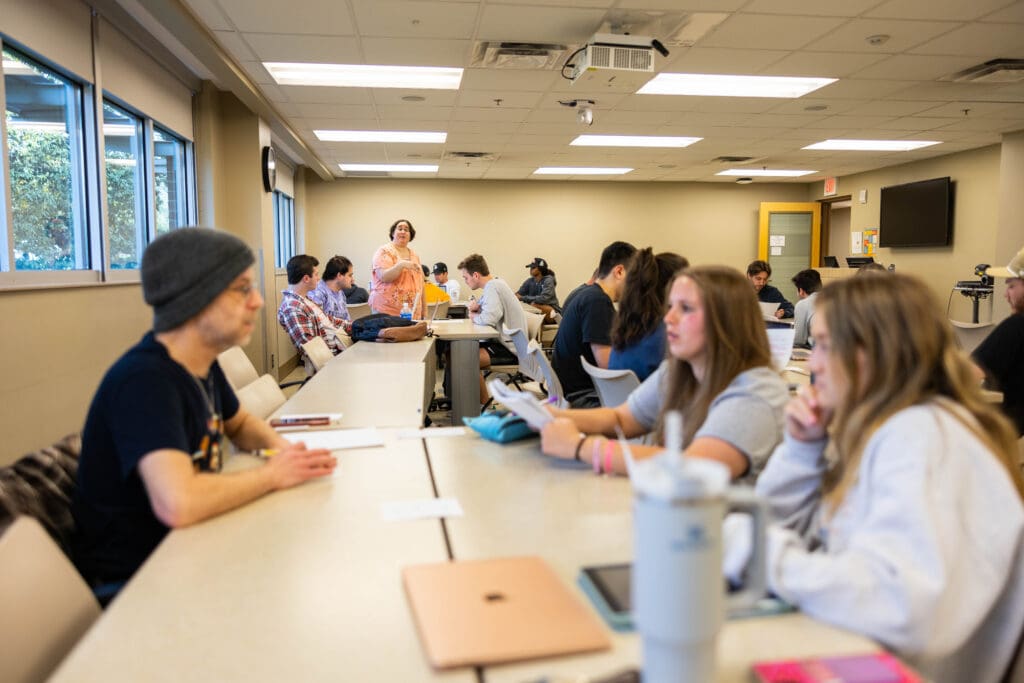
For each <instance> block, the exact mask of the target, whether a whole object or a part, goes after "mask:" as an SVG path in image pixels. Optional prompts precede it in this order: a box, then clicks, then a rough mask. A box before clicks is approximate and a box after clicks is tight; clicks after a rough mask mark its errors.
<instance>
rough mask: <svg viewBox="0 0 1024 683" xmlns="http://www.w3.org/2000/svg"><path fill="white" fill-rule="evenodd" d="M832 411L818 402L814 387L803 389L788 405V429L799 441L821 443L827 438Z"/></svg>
mask: <svg viewBox="0 0 1024 683" xmlns="http://www.w3.org/2000/svg"><path fill="white" fill-rule="evenodd" d="M831 421H832V410H831V409H830V408H826V407H824V406H823V405H821V403H820V402H819V401H818V392H817V391H815V389H814V387H813V386H809V387H803V388H801V389H800V391H799V392H798V393H797V395H796V396H795V397H793V398H792V399H791V400H790V401H789V403H787V404H786V429H787V430H788V431H789V435H790V436H792V437H793V438H794V439H796V440H797V441H820V440H821V439H824V438H825V435H826V433H827V430H828V424H829V422H831Z"/></svg>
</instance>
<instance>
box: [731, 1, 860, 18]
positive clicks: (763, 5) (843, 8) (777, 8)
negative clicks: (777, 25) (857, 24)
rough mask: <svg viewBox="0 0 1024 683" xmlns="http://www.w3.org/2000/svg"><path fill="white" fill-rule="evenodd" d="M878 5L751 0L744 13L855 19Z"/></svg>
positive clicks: (744, 8) (848, 2)
mask: <svg viewBox="0 0 1024 683" xmlns="http://www.w3.org/2000/svg"><path fill="white" fill-rule="evenodd" d="M877 4H878V0H815V2H813V3H808V2H807V1H806V0H753V2H751V3H749V4H746V5H744V6H743V11H744V12H756V13H761V14H813V15H815V16H826V17H832V16H834V17H856V16H859V15H860V14H861V13H863V12H864V11H865V10H867V9H870V8H871V7H874V6H875V5H877Z"/></svg>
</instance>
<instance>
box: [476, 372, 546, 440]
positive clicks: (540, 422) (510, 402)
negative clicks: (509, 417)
mask: <svg viewBox="0 0 1024 683" xmlns="http://www.w3.org/2000/svg"><path fill="white" fill-rule="evenodd" d="M487 388H488V389H490V390H491V396H493V397H494V400H495V402H497V403H500V404H502V405H503V406H505V407H506V408H508V409H509V410H511V411H512V412H513V413H515V414H516V415H518V416H519V417H521V418H523V419H524V420H526V424H528V425H530V427H532V428H533V429H536V430H538V431H540V429H541V428H542V427H543V426H544V425H546V424H547V423H548V422H550V421H551V419H552V418H551V413H549V412H548V411H547V410H546V409H545V408H544V405H543V404H542V403H541V402H540V401H538V400H537V397H536V396H534V395H533V394H530V393H527V392H525V391H516V390H515V389H513V388H512V387H510V386H508V385H507V384H505V383H504V382H502V381H501V380H497V379H492V380H491V381H490V382H488V383H487Z"/></svg>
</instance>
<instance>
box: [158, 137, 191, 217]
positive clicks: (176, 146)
mask: <svg viewBox="0 0 1024 683" xmlns="http://www.w3.org/2000/svg"><path fill="white" fill-rule="evenodd" d="M185 153H186V145H185V141H184V140H181V139H179V138H177V137H175V136H174V135H172V134H170V133H168V132H167V131H165V130H161V129H160V128H156V127H154V128H153V181H154V189H155V197H154V200H155V202H156V234H157V235H162V234H164V233H165V232H167V231H168V230H172V229H174V228H180V227H182V226H184V225H188V224H189V223H190V222H191V221H190V220H189V218H188V216H189V212H188V186H187V183H186V177H185Z"/></svg>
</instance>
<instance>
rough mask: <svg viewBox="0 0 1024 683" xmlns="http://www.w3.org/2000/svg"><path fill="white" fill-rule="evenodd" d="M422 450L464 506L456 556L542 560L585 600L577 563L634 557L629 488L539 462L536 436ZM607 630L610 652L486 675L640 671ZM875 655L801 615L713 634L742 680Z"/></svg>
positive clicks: (739, 623)
mask: <svg viewBox="0 0 1024 683" xmlns="http://www.w3.org/2000/svg"><path fill="white" fill-rule="evenodd" d="M426 444H427V453H428V455H429V457H430V463H431V468H432V470H433V473H434V480H435V482H436V485H437V491H438V495H440V496H444V497H454V498H457V499H458V500H459V502H460V503H461V505H462V507H463V509H464V510H465V516H464V517H459V518H455V519H450V520H447V522H446V525H447V528H448V535H449V538H450V542H451V547H452V554H453V555H454V558H455V559H456V560H464V559H478V558H486V557H498V556H508V555H522V554H527V555H540V556H541V557H543V558H544V559H545V560H546V561H547V562H548V563H549V564H550V565H551V566H552V567H553V569H554V570H555V572H556V573H557V574H558V575H559V576H560V577H561V578H562V580H563V581H565V583H566V584H567V585H570V586H572V587H573V590H574V591H575V592H576V594H577V595H578V596H579V598H580V599H581V600H583V601H585V602H587V604H589V599H588V598H587V597H586V595H585V594H584V593H583V592H582V591H581V590H580V589H579V588H578V587H577V584H576V579H577V575H578V573H579V570H580V568H581V567H584V566H588V565H595V564H609V563H615V562H628V561H631V560H632V557H633V527H632V514H631V504H632V491H631V489H630V485H629V481H628V480H627V479H625V478H624V477H598V476H594V474H592V473H591V472H590V471H589V470H588V468H586V467H584V466H581V465H579V464H577V463H572V462H567V461H562V460H556V459H553V458H549V457H546V456H544V455H542V454H541V453H540V449H539V442H538V440H536V439H530V440H527V441H522V442H519V443H516V444H510V445H509V444H507V445H504V446H499V445H496V444H492V443H489V442H487V441H483V440H482V439H479V438H477V437H476V436H466V437H460V438H427V439H426ZM609 634H610V635H611V638H612V643H613V648H612V650H611V651H609V652H603V653H596V654H588V655H577V656H568V657H558V658H553V659H545V660H536V661H530V662H524V663H521V664H509V665H504V666H491V667H487V668H486V669H484V678H485V680H486V681H487V682H488V683H490V682H491V681H500V682H505V681H508V682H509V683H512V682H520V681H535V680H541V679H545V678H559V679H561V678H565V679H567V680H577V679H580V677H586V678H590V677H600V676H604V675H608V674H610V673H612V672H614V671H618V670H622V669H626V668H631V667H638V666H639V664H640V642H639V638H638V637H637V636H636V635H635V634H632V633H629V634H622V633H615V632H612V631H609ZM878 650H879V647H878V646H877V645H876V644H875V643H873V642H872V641H871V640H869V639H867V638H864V637H862V636H859V635H855V634H851V633H848V632H845V631H842V630H840V629H836V628H832V627H830V626H827V625H825V624H822V623H820V622H816V621H814V620H812V619H810V618H808V617H806V616H804V615H802V614H787V615H781V616H773V617H761V618H754V619H744V620H736V621H733V620H730V621H728V622H727V623H726V625H725V627H724V628H723V629H722V632H721V634H720V636H719V642H718V660H719V676H718V680H719V681H722V682H726V683H734V682H735V683H740V682H741V681H742V682H746V681H748V680H749V679H750V666H751V664H753V663H754V662H756V661H760V660H772V659H779V658H785V657H811V656H821V655H841V654H864V653H870V652H877V651H878Z"/></svg>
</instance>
